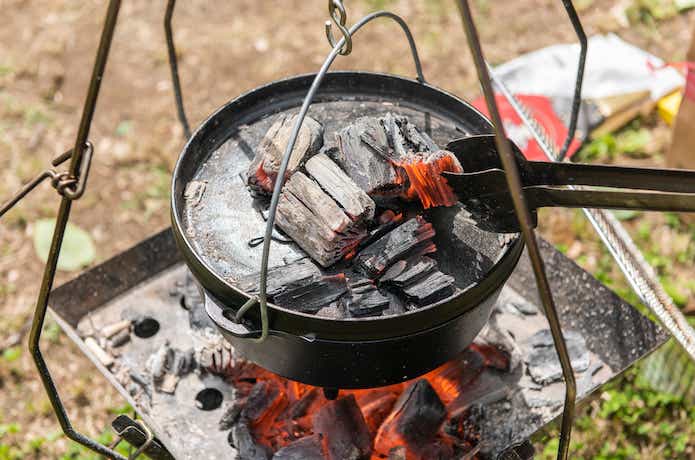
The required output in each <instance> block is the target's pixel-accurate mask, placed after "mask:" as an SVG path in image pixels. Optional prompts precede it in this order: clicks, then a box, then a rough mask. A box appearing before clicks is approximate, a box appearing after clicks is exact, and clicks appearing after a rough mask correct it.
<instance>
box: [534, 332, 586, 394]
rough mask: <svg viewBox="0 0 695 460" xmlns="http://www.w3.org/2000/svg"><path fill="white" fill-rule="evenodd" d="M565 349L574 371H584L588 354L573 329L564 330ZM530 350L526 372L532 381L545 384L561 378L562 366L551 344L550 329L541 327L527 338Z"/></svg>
mask: <svg viewBox="0 0 695 460" xmlns="http://www.w3.org/2000/svg"><path fill="white" fill-rule="evenodd" d="M564 337H565V343H566V344H567V351H568V352H569V355H570V361H571V363H572V369H573V370H574V372H584V371H585V370H587V369H588V368H589V364H590V359H591V357H590V355H589V350H588V348H587V347H586V341H585V340H584V337H582V336H581V334H579V333H577V332H575V331H565V332H564ZM529 344H530V347H531V351H530V353H529V354H528V358H527V359H528V362H527V364H528V372H529V374H530V375H531V378H532V379H533V381H534V382H536V383H538V384H540V385H547V384H549V383H552V382H557V381H559V380H561V379H562V368H561V367H560V360H559V359H558V357H557V352H556V351H555V347H554V345H553V340H552V335H551V334H550V330H548V329H543V330H541V331H538V332H537V333H535V334H534V335H533V336H531V338H530V339H529Z"/></svg>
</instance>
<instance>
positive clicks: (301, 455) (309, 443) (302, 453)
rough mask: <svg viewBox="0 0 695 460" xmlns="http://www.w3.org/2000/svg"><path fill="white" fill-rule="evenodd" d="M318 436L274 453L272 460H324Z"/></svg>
mask: <svg viewBox="0 0 695 460" xmlns="http://www.w3.org/2000/svg"><path fill="white" fill-rule="evenodd" d="M325 459H326V456H325V455H324V453H323V446H322V444H321V436H320V435H317V434H315V435H312V436H307V437H304V438H302V439H300V440H298V441H295V442H293V443H292V444H289V445H287V446H285V447H283V448H282V449H280V450H278V451H277V452H275V455H273V460H325Z"/></svg>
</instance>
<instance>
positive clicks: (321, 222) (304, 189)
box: [275, 172, 366, 267]
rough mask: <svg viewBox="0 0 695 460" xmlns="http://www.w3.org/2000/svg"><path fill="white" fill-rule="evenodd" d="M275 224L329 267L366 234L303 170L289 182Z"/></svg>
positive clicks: (318, 260) (363, 228)
mask: <svg viewBox="0 0 695 460" xmlns="http://www.w3.org/2000/svg"><path fill="white" fill-rule="evenodd" d="M275 225H277V227H278V228H280V229H281V230H283V231H284V232H285V233H286V234H287V235H288V236H289V237H290V238H292V240H293V241H294V242H295V243H297V244H298V245H299V247H301V248H302V249H303V250H304V251H305V252H306V253H307V254H308V255H309V257H311V258H312V259H314V260H315V261H317V262H318V263H319V264H320V265H322V266H323V267H328V266H330V265H332V264H333V263H335V262H336V261H337V260H339V259H341V258H342V257H343V256H344V255H346V254H348V253H349V252H351V251H352V250H353V249H354V248H355V247H356V246H357V244H359V242H360V241H361V240H362V239H363V238H364V237H365V236H366V228H365V227H364V226H363V225H361V224H360V223H356V222H353V221H352V219H350V218H349V217H348V216H347V214H345V212H344V211H343V210H342V209H341V208H340V206H338V204H337V203H336V202H335V201H333V199H332V198H331V197H330V196H329V195H328V194H326V193H325V192H324V191H323V190H322V189H321V187H320V186H319V185H318V184H317V183H316V182H315V181H314V180H313V179H310V178H308V177H307V176H305V175H304V174H303V173H301V172H297V173H295V174H294V175H292V177H290V179H289V180H288V181H287V183H286V184H285V187H284V188H283V192H282V194H281V195H280V201H279V203H278V208H277V215H276V220H275Z"/></svg>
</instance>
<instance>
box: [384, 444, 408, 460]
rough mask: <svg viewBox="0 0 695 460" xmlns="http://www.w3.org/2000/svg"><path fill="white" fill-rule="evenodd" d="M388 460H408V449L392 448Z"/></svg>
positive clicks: (402, 447)
mask: <svg viewBox="0 0 695 460" xmlns="http://www.w3.org/2000/svg"><path fill="white" fill-rule="evenodd" d="M388 460H408V449H406V448H405V446H398V447H394V448H393V449H391V450H390V451H389V456H388Z"/></svg>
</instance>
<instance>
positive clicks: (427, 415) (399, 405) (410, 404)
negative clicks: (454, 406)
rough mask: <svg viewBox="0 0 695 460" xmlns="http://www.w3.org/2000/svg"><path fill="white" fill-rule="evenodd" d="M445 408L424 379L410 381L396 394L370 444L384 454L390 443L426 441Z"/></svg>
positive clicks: (436, 428)
mask: <svg viewBox="0 0 695 460" xmlns="http://www.w3.org/2000/svg"><path fill="white" fill-rule="evenodd" d="M445 418H446V409H445V407H444V404H443V403H442V401H441V400H440V399H439V396H438V395H437V393H436V392H435V391H434V389H433V388H432V386H431V385H430V384H429V382H428V381H427V380H424V379H420V380H417V381H416V382H414V383H413V384H412V385H410V386H409V387H408V388H407V389H406V390H405V391H404V392H403V393H402V394H401V396H400V397H399V398H398V401H397V402H396V405H395V407H394V408H393V411H392V412H391V414H390V415H389V416H388V418H387V419H386V421H385V422H384V423H383V424H382V425H381V427H380V428H379V432H378V433H377V435H376V439H375V440H374V448H375V449H376V451H377V452H379V453H380V454H382V455H388V453H389V451H390V450H391V449H392V448H393V447H397V446H399V445H404V444H405V445H407V446H408V447H409V449H413V448H417V447H418V446H427V445H428V444H430V443H431V442H432V441H433V440H434V438H435V436H436V435H437V432H438V431H439V428H440V427H441V425H442V423H443V422H444V419H445Z"/></svg>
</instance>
